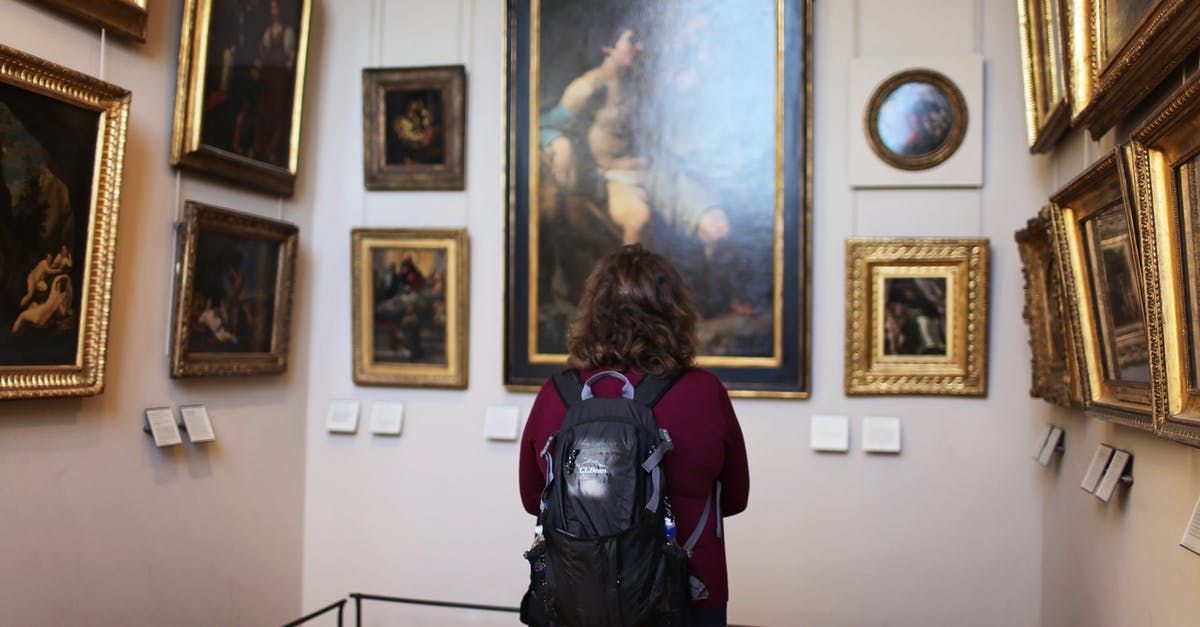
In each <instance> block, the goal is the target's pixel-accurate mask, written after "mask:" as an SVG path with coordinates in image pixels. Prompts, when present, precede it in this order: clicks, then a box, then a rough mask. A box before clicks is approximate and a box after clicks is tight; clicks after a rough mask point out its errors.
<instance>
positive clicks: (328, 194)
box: [0, 0, 1200, 627]
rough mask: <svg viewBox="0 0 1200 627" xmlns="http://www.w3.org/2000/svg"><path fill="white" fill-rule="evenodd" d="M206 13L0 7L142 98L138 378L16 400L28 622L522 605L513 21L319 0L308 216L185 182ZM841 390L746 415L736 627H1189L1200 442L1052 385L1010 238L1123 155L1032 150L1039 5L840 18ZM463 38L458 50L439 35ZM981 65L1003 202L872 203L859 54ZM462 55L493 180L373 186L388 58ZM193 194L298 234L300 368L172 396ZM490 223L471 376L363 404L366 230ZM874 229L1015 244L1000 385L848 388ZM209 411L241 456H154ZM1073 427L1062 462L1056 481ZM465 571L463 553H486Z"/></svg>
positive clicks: (884, 0)
mask: <svg viewBox="0 0 1200 627" xmlns="http://www.w3.org/2000/svg"><path fill="white" fill-rule="evenodd" d="M178 4H180V3H178V2H175V3H168V2H156V1H152V3H151V27H150V40H149V42H148V43H147V44H130V43H126V42H123V41H120V40H117V39H112V38H110V39H109V40H107V41H102V39H101V37H100V36H99V33H98V32H97V31H96V30H95V29H92V28H86V27H82V26H78V25H76V24H75V23H73V22H69V21H65V20H63V19H61V18H59V17H58V16H57V14H54V13H52V12H49V11H47V10H43V9H40V8H37V7H35V6H33V5H31V4H26V3H24V2H18V1H17V0H0V16H3V19H0V41H2V42H3V43H5V44H8V45H11V46H15V47H17V48H20V49H22V50H25V51H28V52H31V53H33V54H36V55H39V56H42V57H44V58H48V59H50V60H53V61H56V62H58V63H62V64H64V65H67V66H70V67H73V68H76V69H79V70H81V71H84V72H87V73H89V74H93V75H98V76H102V77H103V78H105V79H106V80H109V81H112V82H114V83H117V84H120V85H122V86H125V87H127V88H130V89H131V90H132V91H133V93H134V98H133V107H132V115H131V124H130V133H129V144H128V153H127V157H126V166H125V172H126V176H125V184H124V186H123V190H122V191H123V195H122V210H121V224H120V240H119V241H120V244H119V247H118V253H117V264H116V275H115V286H114V302H113V318H112V331H111V338H110V341H109V353H108V354H109V367H108V387H107V390H106V391H105V393H104V394H103V395H102V396H99V397H96V398H90V399H75V400H51V401H37V402H34V401H20V402H7V403H3V404H0V477H2V478H0V497H2V498H3V503H4V504H5V507H4V513H3V514H2V515H0V556H2V557H0V564H2V565H0V624H5V625H7V624H14V625H60V624H105V625H108V624H112V625H117V624H120V625H164V624H171V625H258V624H265V625H269V624H280V623H283V622H285V621H287V620H289V619H291V618H294V617H296V616H299V615H300V614H301V613H303V612H305V611H311V610H313V609H316V608H317V607H320V606H322V605H325V604H326V603H329V602H332V601H334V600H336V599H339V598H342V597H344V596H345V595H346V594H347V593H350V592H365V593H375V594H386V595H397V596H411V597H421V598H430V599H441V600H448V601H460V602H474V603H486V604H495V605H513V604H515V603H516V602H517V600H518V599H519V596H520V593H521V591H522V589H523V587H524V579H525V577H526V571H525V567H524V565H523V562H522V560H521V558H520V554H521V551H522V550H523V548H524V547H525V545H526V544H527V543H528V541H529V539H530V536H531V525H532V519H531V518H530V517H529V516H527V515H526V514H525V513H524V512H523V511H522V510H521V508H520V506H519V502H518V499H517V491H516V472H515V464H516V447H515V446H514V445H513V444H511V443H505V442H491V441H486V440H485V439H484V438H483V415H484V412H485V411H486V409H487V407H488V406H490V405H516V406H518V407H520V408H521V411H522V414H524V412H525V411H527V410H528V407H529V404H530V403H531V402H532V398H531V396H529V395H527V394H514V393H509V392H506V391H505V390H504V389H503V386H502V385H501V382H500V381H501V363H502V341H503V340H502V331H501V329H502V316H503V314H502V308H501V303H502V299H503V278H504V277H503V266H504V264H503V256H504V241H503V229H504V211H505V203H504V182H503V174H504V161H505V155H504V150H505V148H504V141H503V140H504V128H503V124H504V122H503V94H504V77H503V72H504V68H503V54H504V51H503V37H504V34H503V22H504V13H503V3H502V2H498V1H495V0H454V1H447V2H438V3H431V2H427V1H418V0H359V1H357V2H337V3H334V2H328V1H325V2H322V1H321V0H316V1H315V2H314V4H315V5H316V6H315V11H314V29H313V35H312V43H311V51H312V53H311V54H312V57H311V59H310V70H309V97H308V98H307V100H306V109H305V120H304V130H305V133H304V142H303V144H302V148H301V153H302V159H301V174H300V178H299V185H298V187H297V193H296V196H295V197H294V198H292V199H289V200H287V201H279V200H277V199H273V198H268V197H264V196H261V195H257V194H254V193H250V192H243V191H240V190H238V189H236V188H234V187H232V186H229V185H225V184H221V183H213V182H210V181H206V180H203V179H199V178H196V177H194V176H190V175H184V176H179V175H177V174H176V173H175V172H174V171H173V170H171V169H170V168H169V167H168V165H167V147H168V140H169V137H168V135H169V128H170V120H171V109H172V106H173V102H172V101H173V88H174V76H175V56H174V55H175V52H174V51H175V50H176V46H177V44H178V28H179V26H178V25H179V14H178V13H179V7H178V6H177V5H178ZM816 4H817V7H816V16H815V20H814V31H815V55H814V57H815V83H814V107H815V117H816V119H817V124H816V132H815V137H814V141H815V158H814V184H815V185H814V186H815V197H814V203H813V213H814V247H813V266H814V276H813V294H814V307H813V342H814V346H813V363H814V374H813V395H812V399H811V400H807V401H782V400H738V401H736V402H735V407H736V409H737V411H738V413H739V416H740V418H741V422H742V425H743V429H744V430H745V433H746V438H747V446H748V448H749V452H750V456H751V470H752V473H753V483H752V485H753V487H752V494H751V499H750V508H749V510H748V511H747V512H746V513H744V514H742V515H739V516H737V517H734V518H731V519H730V520H729V521H728V526H727V528H728V537H729V547H730V552H731V553H730V563H731V566H730V567H731V580H732V581H731V585H732V590H733V601H732V604H731V607H730V618H731V620H732V621H733V622H738V623H745V624H757V625H796V624H809V625H822V626H825V625H833V626H842V625H844V626H847V627H849V626H863V625H899V626H908V625H913V626H917V625H919V626H922V627H924V626H947V627H949V626H960V625H972V626H990V625H995V626H998V627H1000V626H1003V627H1009V626H1034V625H1046V626H1055V627H1056V626H1060V625H1066V626H1074V625H1080V626H1083V625H1087V626H1092V625H1099V626H1113V627H1124V626H1132V625H1148V624H1155V625H1186V624H1191V623H1192V622H1194V621H1193V620H1192V619H1193V618H1194V617H1195V616H1198V615H1200V608H1198V607H1197V604H1200V601H1197V600H1196V598H1197V597H1196V595H1195V594H1194V589H1195V585H1196V583H1197V582H1198V581H1200V573H1198V572H1197V568H1198V564H1200V562H1198V561H1197V559H1196V558H1195V557H1194V556H1192V555H1190V554H1188V553H1187V552H1185V551H1183V550H1182V549H1180V548H1178V547H1177V541H1178V538H1179V535H1180V534H1181V532H1182V529H1183V526H1184V524H1185V522H1186V518H1187V515H1188V514H1189V513H1190V511H1191V508H1192V506H1193V505H1194V503H1195V499H1196V497H1197V495H1198V494H1200V485H1198V484H1200V481H1198V479H1197V478H1198V476H1200V474H1198V473H1200V468H1198V467H1197V466H1198V464H1197V461H1198V458H1197V452H1196V451H1195V450H1194V449H1190V448H1187V447H1183V446H1180V445H1178V444H1173V443H1169V442H1166V441H1162V440H1158V439H1155V438H1153V437H1150V436H1147V435H1144V434H1140V433H1136V432H1133V431H1130V430H1127V429H1124V428H1118V427H1114V426H1112V425H1110V424H1107V423H1103V422H1099V421H1096V420H1092V419H1085V418H1083V417H1082V416H1079V415H1077V414H1075V413H1073V412H1067V411H1064V410H1059V409H1057V408H1053V407H1051V406H1049V405H1047V404H1045V403H1042V402H1040V401H1035V400H1031V399H1029V398H1028V395H1027V390H1028V385H1029V349H1028V346H1027V332H1026V330H1025V326H1024V323H1023V321H1022V320H1021V305H1022V278H1021V272H1020V262H1019V258H1018V255H1017V251H1016V247H1015V245H1013V243H1012V233H1013V231H1014V230H1016V229H1018V228H1020V227H1021V226H1023V225H1024V223H1025V220H1026V219H1027V218H1028V217H1030V216H1032V215H1033V214H1034V212H1036V210H1037V208H1038V207H1039V206H1040V205H1041V204H1043V203H1044V202H1045V199H1046V197H1047V196H1048V195H1049V194H1050V193H1051V192H1052V191H1053V190H1054V189H1057V187H1058V186H1060V185H1061V184H1062V183H1064V182H1066V181H1067V180H1068V179H1070V178H1071V176H1073V175H1074V173H1076V172H1078V171H1080V170H1082V169H1083V167H1085V165H1086V164H1087V163H1089V162H1090V161H1091V160H1092V159H1094V158H1095V157H1096V156H1098V155H1099V153H1100V150H1101V149H1105V148H1108V147H1111V145H1112V143H1113V140H1112V138H1111V137H1110V138H1107V139H1106V140H1105V141H1103V142H1100V143H1093V142H1090V141H1085V140H1084V139H1083V138H1082V136H1081V134H1075V135H1073V136H1072V137H1071V138H1069V139H1068V141H1067V142H1066V143H1065V144H1064V146H1063V147H1062V148H1061V150H1060V151H1059V153H1058V154H1057V155H1055V156H1052V157H1030V156H1029V155H1028V154H1027V152H1026V151H1025V147H1024V137H1025V135H1024V130H1023V124H1024V115H1023V109H1022V107H1023V104H1022V99H1021V91H1020V90H1021V79H1020V69H1019V51H1018V47H1017V34H1016V10H1015V3H1013V2H1011V0H976V1H974V2H966V1H962V2H949V1H946V0H857V1H855V2H850V1H845V0H838V1H823V0H818V1H817V2H816ZM434 34H436V36H435V35H434ZM972 53H973V54H981V55H982V56H983V58H984V62H985V74H984V91H985V106H984V111H983V112H982V114H981V115H978V116H976V117H974V118H973V120H975V121H977V122H978V123H979V124H982V125H983V131H984V142H985V144H984V165H983V168H984V186H983V188H981V189H956V190H951V189H924V190H922V189H909V190H853V189H851V188H850V187H849V185H848V176H847V170H848V166H847V163H848V159H849V158H848V154H847V148H846V143H847V140H848V138H849V137H850V133H851V129H853V128H857V125H858V124H859V117H858V116H859V113H858V112H856V111H850V110H849V109H850V104H849V98H848V96H849V86H848V84H847V82H846V81H847V79H846V76H847V73H848V69H849V65H850V60H851V59H852V58H854V57H857V56H889V55H918V54H922V55H924V54H972ZM446 63H462V64H464V65H466V67H467V72H468V80H469V90H468V124H467V128H468V148H467V160H468V167H467V190H466V191H465V192H407V193H405V192H372V193H367V192H365V191H364V189H363V186H362V166H361V151H362V144H361V133H360V120H361V108H360V107H361V103H360V97H359V93H360V89H361V87H360V80H361V79H360V70H361V68H363V67H371V66H378V67H386V66H416V65H432V64H446ZM180 199H196V200H202V201H206V202H210V203H213V204H218V205H222V206H228V207H233V208H237V209H242V210H245V211H250V212H253V213H257V214H260V215H265V216H268V217H279V216H282V217H284V218H285V219H288V220H291V221H293V222H296V223H297V224H299V225H300V227H301V235H300V241H301V251H300V264H299V268H298V279H299V281H298V292H297V302H296V312H295V315H294V316H293V320H294V322H293V328H292V337H293V345H292V352H291V365H290V368H289V372H288V374H287V375H284V376H281V377H264V378H247V379H213V380H207V381H189V382H175V381H172V380H170V379H169V378H168V377H167V375H166V372H167V357H166V347H165V345H166V337H167V318H168V315H169V307H170V305H169V301H170V299H169V293H170V288H171V276H170V260H171V256H172V254H173V246H172V240H171V237H172V231H171V224H172V222H173V220H174V219H175V217H176V215H177V211H178V205H179V201H180ZM358 226H380V227H383V226H406V227H465V228H467V229H468V231H469V233H470V236H471V253H472V255H471V258H472V268H471V282H472V286H471V302H472V305H473V307H472V315H471V327H470V349H471V366H470V380H471V387H470V389H468V390H463V391H435V390H417V389H400V388H394V389H391V388H360V387H356V386H354V385H353V383H352V381H351V378H350V327H349V323H350V303H349V289H348V281H349V274H350V269H349V231H350V229H351V228H354V227H358ZM855 235H864V236H865V235H904V236H910V235H911V236H943V235H945V236H970V237H976V236H979V237H988V238H990V239H991V242H992V249H993V250H992V274H991V293H990V296H991V301H992V311H991V323H990V332H991V341H990V344H989V352H990V359H989V366H990V370H991V378H990V384H989V395H988V397H987V398H985V399H952V398H903V397H897V398H846V397H845V396H844V395H843V393H842V352H843V335H842V334H843V323H844V316H845V312H844V309H843V303H844V300H845V299H844V274H843V270H844V259H843V245H842V241H843V240H844V238H846V237H848V236H855ZM343 398H355V399H359V400H361V401H363V410H364V419H365V414H366V413H367V412H369V410H370V407H371V404H372V403H373V402H374V401H377V400H388V401H402V402H404V403H405V406H406V417H405V427H404V434H403V435H402V436H401V437H400V438H398V439H397V438H380V437H373V436H371V435H370V434H369V433H367V432H366V430H365V429H363V430H361V432H360V433H359V434H357V435H353V436H345V435H339V436H335V435H331V434H329V433H327V432H326V431H325V429H324V426H323V425H324V420H325V412H326V409H327V407H328V404H329V402H330V401H331V400H334V399H343ZM185 403H205V404H207V405H208V407H209V410H210V412H211V413H212V415H213V420H214V425H215V429H216V432H217V436H218V441H217V442H216V443H215V444H210V445H200V446H192V445H184V446H181V447H176V448H174V449H170V450H167V451H162V450H158V449H156V448H154V447H153V445H152V444H151V443H150V441H149V438H148V437H147V436H145V435H144V434H142V432H141V430H140V427H141V420H142V419H141V413H142V410H143V409H144V408H146V407H150V406H157V405H171V406H178V405H180V404H185ZM814 413H826V414H828V413H833V414H845V415H848V416H850V417H851V425H852V441H853V443H854V445H853V449H852V451H851V452H850V453H849V454H845V455H826V454H816V453H813V452H812V451H810V450H809V448H808V418H809V416H811V415H812V414H814ZM868 415H889V416H897V417H899V418H901V420H902V421H903V427H904V446H905V449H904V452H903V453H902V454H901V455H900V456H898V457H890V456H883V457H879V456H868V455H865V454H863V453H862V452H861V450H859V445H858V434H859V426H860V424H861V418H862V417H863V416H868ZM1048 422H1053V423H1056V424H1059V425H1061V426H1063V427H1065V428H1066V430H1067V442H1066V443H1067V450H1066V454H1065V455H1064V456H1063V457H1062V459H1061V462H1060V463H1059V462H1056V464H1055V465H1054V466H1052V467H1051V468H1049V469H1045V468H1042V467H1039V466H1037V465H1036V464H1034V463H1033V462H1032V461H1031V459H1030V456H1031V455H1032V453H1033V448H1034V445H1035V438H1036V437H1037V435H1038V434H1039V433H1040V432H1041V430H1042V429H1043V428H1044V425H1045V424H1047V423H1048ZM1101 441H1103V442H1108V443H1110V444H1114V445H1116V446H1119V447H1122V448H1126V449H1128V450H1131V451H1133V452H1134V454H1135V459H1136V463H1135V475H1136V483H1135V484H1134V485H1133V487H1132V489H1128V490H1127V491H1126V492H1125V493H1124V494H1123V495H1122V496H1120V497H1118V499H1116V500H1115V501H1114V503H1112V504H1110V505H1108V506H1104V505H1102V504H1100V503H1099V502H1098V501H1097V500H1096V499H1095V498H1093V497H1091V496H1089V495H1087V494H1084V493H1083V492H1082V491H1080V490H1078V488H1077V486H1078V484H1079V480H1080V478H1081V477H1082V474H1083V471H1084V468H1085V466H1086V464H1087V462H1088V460H1089V459H1090V455H1091V451H1092V449H1094V447H1095V445H1096V444H1097V443H1099V442H1101ZM464 565H465V566H464ZM368 612H369V613H368V614H367V617H368V620H367V622H366V624H478V625H484V624H495V625H502V624H512V622H513V621H512V616H511V615H493V614H483V613H469V612H447V611H446V610H433V609H424V608H411V607H392V606H386V605H381V604H373V605H369V606H368Z"/></svg>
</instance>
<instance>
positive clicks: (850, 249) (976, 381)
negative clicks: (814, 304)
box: [844, 238, 989, 396]
mask: <svg viewBox="0 0 1200 627" xmlns="http://www.w3.org/2000/svg"><path fill="white" fill-rule="evenodd" d="M988 267H989V244H988V240H987V239H960V238H849V239H847V240H846V356H845V379H844V389H845V393H846V395H847V396H863V395H918V394H923V395H936V396H986V395H987V373H988V368H987V363H988V359H987V331H988V290H989V285H988V282H989V274H988ZM918 281H921V282H923V283H918ZM913 286H916V287H920V288H921V290H920V292H921V293H918V292H917V291H915V290H914V287H913ZM918 340H919V341H918ZM931 340H932V341H931Z"/></svg>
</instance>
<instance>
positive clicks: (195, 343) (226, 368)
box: [171, 201, 298, 377]
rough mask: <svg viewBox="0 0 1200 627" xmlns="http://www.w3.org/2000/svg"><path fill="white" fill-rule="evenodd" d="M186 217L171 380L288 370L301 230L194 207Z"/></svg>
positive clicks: (182, 230) (226, 211)
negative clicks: (174, 378) (290, 327)
mask: <svg viewBox="0 0 1200 627" xmlns="http://www.w3.org/2000/svg"><path fill="white" fill-rule="evenodd" d="M184 214H185V219H184V223H183V224H182V225H181V227H180V229H179V234H178V236H179V245H178V250H179V263H178V264H177V266H176V267H177V272H178V275H177V277H176V286H175V287H176V293H175V314H174V320H175V322H174V326H173V332H174V337H173V341H172V353H171V376H174V377H187V376H211V375H245V374H276V373H281V372H284V371H285V370H286V369H287V349H288V325H289V321H290V319H291V306H292V292H293V290H294V282H293V276H294V272H295V269H294V268H295V256H296V242H297V238H298V229H297V228H296V226H295V225H293V224H290V223H287V222H281V221H278V220H272V219H269V218H264V217H261V216H256V215H252V214H248V213H242V212H239V211H233V210H230V209H224V208H222V207H214V206H211V205H206V204H203V203H198V202H195V201H188V202H187V204H186V205H185V207H184Z"/></svg>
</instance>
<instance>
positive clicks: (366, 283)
mask: <svg viewBox="0 0 1200 627" xmlns="http://www.w3.org/2000/svg"><path fill="white" fill-rule="evenodd" d="M350 243H351V254H350V256H351V266H352V269H351V299H352V301H351V302H352V305H351V310H352V316H353V322H352V327H353V351H352V352H353V359H354V366H353V375H354V382H355V383H356V384H357V385H379V386H394V387H413V388H451V389H465V388H466V387H467V381H468V374H469V367H468V366H469V356H470V351H469V350H468V343H469V336H470V324H469V323H470V301H469V299H470V262H471V258H470V248H469V246H470V242H469V239H468V237H467V231H466V229H375V228H370V229H368V228H358V229H354V230H353V231H351V234H350ZM377 251H378V252H380V253H382V254H381V255H378V256H377V255H374V254H373V253H375V252H377ZM414 257H415V259H414ZM384 262H387V263H388V265H386V266H385V265H384ZM397 262H398V263H397ZM410 263H411V267H406V266H407V265H408V264H410ZM384 334H386V336H387V337H386V340H384V341H381V339H380V336H381V335H384ZM439 336H440V337H439ZM384 350H386V351H387V353H388V354H387V356H386V357H385V356H382V355H381V354H380V353H381V352H382V351H384Z"/></svg>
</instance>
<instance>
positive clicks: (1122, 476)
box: [1096, 449, 1133, 503]
mask: <svg viewBox="0 0 1200 627" xmlns="http://www.w3.org/2000/svg"><path fill="white" fill-rule="evenodd" d="M1132 460H1133V456H1132V455H1130V454H1129V452H1128V451H1122V450H1121V449H1116V450H1115V451H1113V455H1112V461H1110V462H1108V469H1107V470H1105V471H1104V476H1103V477H1102V478H1101V479H1100V485H1099V486H1097V487H1096V498H1098V499H1100V500H1101V501H1104V502H1105V503H1107V502H1108V501H1109V499H1111V498H1112V495H1113V492H1114V491H1116V489H1117V484H1118V483H1120V482H1121V481H1127V482H1132V481H1133V477H1131V476H1129V475H1128V474H1127V473H1126V472H1125V471H1126V469H1127V468H1129V464H1130V462H1131V461H1132Z"/></svg>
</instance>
